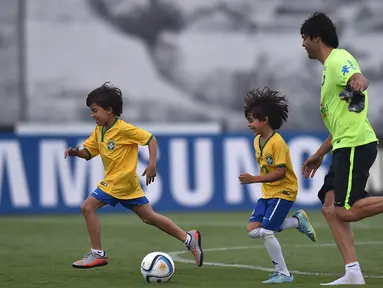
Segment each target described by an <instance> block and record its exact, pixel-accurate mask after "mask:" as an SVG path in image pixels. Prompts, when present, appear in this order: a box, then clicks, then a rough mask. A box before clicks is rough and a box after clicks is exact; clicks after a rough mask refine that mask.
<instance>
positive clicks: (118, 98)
mask: <svg viewBox="0 0 383 288" xmlns="http://www.w3.org/2000/svg"><path fill="white" fill-rule="evenodd" d="M92 104H97V105H98V106H101V107H102V108H104V109H106V110H107V109H112V111H113V113H114V114H115V115H116V116H120V115H121V114H122V106H123V101H122V92H121V90H120V89H119V88H117V87H114V86H112V85H111V84H110V83H109V82H105V83H104V84H102V85H101V86H100V87H98V88H96V89H94V90H93V91H92V92H90V93H89V94H88V97H87V98H86V106H88V107H90V105H92Z"/></svg>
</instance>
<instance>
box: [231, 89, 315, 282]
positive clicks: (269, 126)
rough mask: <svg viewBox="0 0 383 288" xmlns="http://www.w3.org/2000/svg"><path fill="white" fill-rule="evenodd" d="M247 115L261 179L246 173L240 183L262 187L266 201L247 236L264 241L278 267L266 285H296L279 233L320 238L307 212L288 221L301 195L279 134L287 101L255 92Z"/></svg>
mask: <svg viewBox="0 0 383 288" xmlns="http://www.w3.org/2000/svg"><path fill="white" fill-rule="evenodd" d="M244 112H245V116H246V119H247V120H248V127H249V128H250V129H251V130H252V131H253V132H254V135H255V139H254V148H255V150H256V158H257V162H258V164H259V167H260V175H259V176H252V175H250V174H248V173H243V174H241V175H240V176H239V180H240V182H241V184H251V183H262V198H260V199H259V200H258V202H257V204H256V205H255V208H254V210H253V213H252V215H251V217H250V220H249V222H248V224H247V234H248V235H249V237H251V238H254V239H262V241H263V243H264V245H265V247H266V250H267V252H268V254H269V256H270V258H271V260H272V263H273V264H274V266H275V273H273V274H271V275H270V276H271V277H270V279H268V280H266V281H263V282H262V283H268V284H269V283H285V282H293V281H294V278H293V276H292V275H291V274H290V272H289V270H288V269H287V265H286V262H285V259H284V257H283V254H282V249H281V246H280V244H279V242H278V240H277V238H276V237H275V232H280V231H282V230H286V229H291V228H296V229H298V231H299V232H301V233H304V234H306V235H307V236H308V237H309V238H310V239H311V240H312V241H314V242H316V235H315V231H314V228H313V227H312V226H311V224H310V221H309V219H308V217H307V215H306V213H305V212H304V211H303V210H298V211H297V212H296V213H295V214H294V215H293V216H292V217H290V218H287V219H286V217H287V215H288V213H289V211H290V209H291V207H292V205H293V204H294V202H295V200H296V197H297V194H298V181H297V177H296V176H295V173H294V170H293V165H292V163H291V159H290V152H289V148H288V146H287V144H286V142H285V141H284V140H283V138H282V136H281V135H280V134H278V133H277V132H276V131H275V130H277V129H279V128H280V127H281V126H282V124H283V122H284V121H286V120H287V116H288V106H287V100H286V97H285V96H284V95H281V94H280V93H279V92H278V91H273V90H271V89H269V88H267V87H266V88H263V89H254V90H252V91H250V92H249V93H248V94H247V97H246V98H245V105H244Z"/></svg>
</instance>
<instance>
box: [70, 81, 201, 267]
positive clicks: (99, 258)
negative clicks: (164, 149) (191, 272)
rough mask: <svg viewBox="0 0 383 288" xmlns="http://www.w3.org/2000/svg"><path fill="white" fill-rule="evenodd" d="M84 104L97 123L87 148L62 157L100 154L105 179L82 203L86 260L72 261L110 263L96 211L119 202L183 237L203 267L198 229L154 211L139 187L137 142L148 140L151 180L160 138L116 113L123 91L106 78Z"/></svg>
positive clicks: (147, 173)
mask: <svg viewBox="0 0 383 288" xmlns="http://www.w3.org/2000/svg"><path fill="white" fill-rule="evenodd" d="M86 105H87V106H88V107H89V108H90V110H91V116H92V118H93V119H94V120H95V121H96V125H97V126H96V128H95V129H94V131H93V133H92V134H91V135H90V137H89V138H88V139H87V140H86V141H85V143H84V145H83V146H84V148H83V149H79V147H76V148H75V149H74V148H69V149H68V150H66V151H65V155H64V156H65V158H67V157H68V156H76V157H80V158H83V159H86V160H90V159H92V158H94V157H96V156H97V155H100V156H101V158H102V162H103V165H104V179H103V180H102V181H100V182H99V183H98V185H97V188H96V189H95V190H94V191H93V192H92V193H91V195H90V196H88V198H87V199H86V200H85V201H84V203H83V204H82V206H81V211H82V214H83V215H84V217H85V221H86V224H87V227H88V232H89V236H90V241H91V244H92V248H91V250H90V252H89V253H88V254H86V255H85V256H84V258H83V259H81V260H78V261H76V262H74V263H73V265H72V266H73V267H74V268H93V267H97V266H104V265H107V264H108V256H107V254H106V252H105V251H104V250H103V248H102V246H101V235H100V223H99V221H98V218H97V215H96V210H97V209H99V208H101V207H103V206H105V205H108V204H109V205H111V206H113V207H115V206H116V205H117V204H118V203H120V204H121V205H122V206H123V207H125V208H127V209H131V210H132V211H133V212H134V213H136V214H137V215H138V217H140V218H141V219H142V221H143V222H145V223H146V224H150V225H153V226H156V227H157V228H159V229H161V230H162V231H164V232H166V233H168V234H169V235H171V236H173V237H175V238H177V239H178V240H180V241H182V242H184V243H185V245H186V247H187V249H188V250H189V251H190V252H192V253H193V255H194V257H195V261H196V264H197V266H199V267H200V266H202V264H203V251H202V246H201V234H200V232H199V231H198V230H191V231H189V232H185V231H184V230H182V229H181V228H179V227H178V226H177V225H176V224H175V223H173V222H172V221H171V220H170V219H169V218H167V217H165V216H163V215H160V214H158V213H156V212H154V211H153V209H152V207H151V205H150V203H149V201H148V199H147V198H146V197H145V195H144V192H143V190H142V188H141V185H140V180H139V177H138V175H137V173H136V168H137V162H138V145H141V146H144V145H147V146H148V148H149V155H150V156H149V157H150V158H149V165H148V166H147V168H146V169H145V171H144V173H143V174H142V175H145V176H146V185H148V184H150V183H152V182H153V181H154V179H155V177H156V161H157V141H156V138H155V137H154V136H153V135H152V134H151V133H149V132H147V131H145V130H142V129H140V128H138V127H134V126H133V125H131V124H129V123H126V122H125V121H123V120H120V119H118V118H117V117H118V116H120V115H121V114H122V106H123V103H122V93H121V90H120V89H118V88H116V87H113V86H110V85H109V84H108V83H105V84H103V85H102V86H101V87H98V88H96V89H94V90H93V91H92V92H90V93H89V95H88V97H87V99H86Z"/></svg>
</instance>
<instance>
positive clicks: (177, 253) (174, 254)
mask: <svg viewBox="0 0 383 288" xmlns="http://www.w3.org/2000/svg"><path fill="white" fill-rule="evenodd" d="M381 244H383V242H382V241H371V242H357V243H355V245H381ZM335 246H336V244H335V243H323V244H309V245H292V246H290V247H295V248H313V247H318V248H320V247H335ZM261 248H264V246H263V245H254V246H237V247H221V248H207V249H204V252H212V251H231V250H245V249H261ZM167 253H168V254H169V255H170V256H171V257H172V258H173V261H175V262H181V263H188V264H189V263H192V264H195V261H194V260H188V259H184V258H181V257H180V255H181V254H184V253H185V251H184V250H182V251H173V252H167ZM204 265H207V266H214V267H231V268H242V269H250V270H258V271H266V272H274V271H275V269H272V268H265V267H262V266H254V265H245V264H226V263H220V262H204ZM290 272H291V273H292V274H297V275H304V276H343V275H344V274H335V273H326V272H304V271H299V270H290ZM363 276H364V277H365V278H375V279H383V276H378V275H363Z"/></svg>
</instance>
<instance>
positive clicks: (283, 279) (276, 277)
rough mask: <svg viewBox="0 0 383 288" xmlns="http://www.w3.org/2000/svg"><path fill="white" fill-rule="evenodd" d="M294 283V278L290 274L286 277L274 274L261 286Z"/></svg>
mask: <svg viewBox="0 0 383 288" xmlns="http://www.w3.org/2000/svg"><path fill="white" fill-rule="evenodd" d="M293 281H294V277H293V275H292V274H290V276H286V275H284V274H281V273H275V274H274V275H272V276H271V278H270V279H269V280H265V281H263V282H262V283H263V284H275V283H291V282H293Z"/></svg>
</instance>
